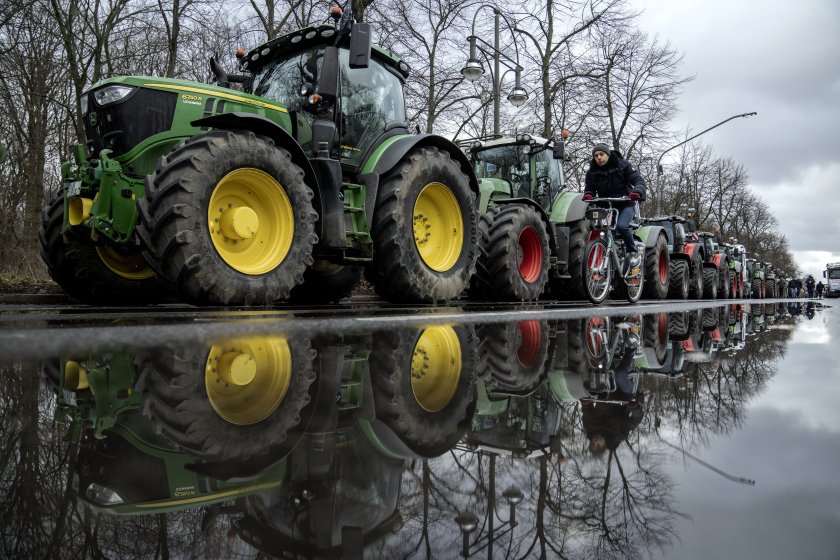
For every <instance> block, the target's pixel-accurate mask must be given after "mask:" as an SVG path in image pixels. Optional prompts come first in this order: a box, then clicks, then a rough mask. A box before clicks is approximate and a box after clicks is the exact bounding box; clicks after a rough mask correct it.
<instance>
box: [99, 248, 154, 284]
mask: <svg viewBox="0 0 840 560" xmlns="http://www.w3.org/2000/svg"><path fill="white" fill-rule="evenodd" d="M96 254H97V255H99V260H101V261H102V264H104V265H105V266H106V267H107V268H108V270H110V271H111V272H113V273H114V274H116V275H117V276H122V277H123V278H127V279H129V280H145V279H146V278H151V277H152V276H154V275H155V273H154V271H152V269H151V268H149V265H148V264H146V261H145V260H144V259H143V256H142V255H141V254H140V253H120V252H119V251H117V250H116V249H114V248H113V247H111V246H110V245H97V246H96Z"/></svg>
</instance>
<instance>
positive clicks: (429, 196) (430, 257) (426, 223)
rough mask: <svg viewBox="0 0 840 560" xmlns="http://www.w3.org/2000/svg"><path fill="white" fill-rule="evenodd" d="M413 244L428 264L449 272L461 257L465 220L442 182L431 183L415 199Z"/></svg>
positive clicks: (453, 196) (436, 269)
mask: <svg viewBox="0 0 840 560" xmlns="http://www.w3.org/2000/svg"><path fill="white" fill-rule="evenodd" d="M412 219H413V228H414V244H415V246H416V247H417V252H418V253H420V258H421V259H422V260H423V262H424V263H426V266H428V267H429V268H431V269H432V270H434V271H435V272H446V271H447V270H449V269H450V268H452V267H453V266H454V265H455V263H456V262H458V258H459V257H460V256H461V250H462V248H463V246H464V220H463V218H462V217H461V207H460V205H459V204H458V200H457V199H456V198H455V195H454V194H452V191H451V190H450V189H449V187H447V186H446V185H444V184H442V183H429V184H428V185H426V186H425V187H423V189H422V190H421V191H420V194H419V195H418V196H417V200H416V201H415V202H414V212H413V216H412Z"/></svg>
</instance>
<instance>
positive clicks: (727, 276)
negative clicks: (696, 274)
mask: <svg viewBox="0 0 840 560" xmlns="http://www.w3.org/2000/svg"><path fill="white" fill-rule="evenodd" d="M731 285H732V272H731V271H730V270H729V266H727V265H726V264H725V263H724V264H723V268H721V269H720V270H718V297H719V298H720V299H729V298H730V293H729V289H730V287H731Z"/></svg>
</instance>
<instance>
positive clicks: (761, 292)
mask: <svg viewBox="0 0 840 560" xmlns="http://www.w3.org/2000/svg"><path fill="white" fill-rule="evenodd" d="M747 272H748V276H749V294H750V297H751V298H752V299H764V298H765V297H767V295H766V294H767V292H766V282H765V275H764V262H763V261H760V260H757V259H753V258H748V259H747Z"/></svg>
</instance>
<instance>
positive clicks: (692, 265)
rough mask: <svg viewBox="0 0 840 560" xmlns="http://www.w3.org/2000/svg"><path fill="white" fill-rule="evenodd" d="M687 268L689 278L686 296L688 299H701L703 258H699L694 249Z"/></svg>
mask: <svg viewBox="0 0 840 560" xmlns="http://www.w3.org/2000/svg"><path fill="white" fill-rule="evenodd" d="M688 269H689V278H690V281H689V284H688V297H689V299H703V260H702V259H701V258H700V252H699V251H697V250H696V249H695V250H694V254H693V255H692V256H691V257H690V260H689V263H688Z"/></svg>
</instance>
